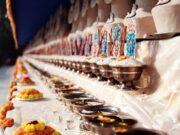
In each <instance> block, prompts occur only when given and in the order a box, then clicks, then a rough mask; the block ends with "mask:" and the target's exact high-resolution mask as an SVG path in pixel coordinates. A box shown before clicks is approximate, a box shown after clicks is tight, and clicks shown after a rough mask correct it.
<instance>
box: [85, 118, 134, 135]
mask: <svg viewBox="0 0 180 135" xmlns="http://www.w3.org/2000/svg"><path fill="white" fill-rule="evenodd" d="M100 117H104V116H97V117H95V118H93V119H92V120H89V122H88V123H89V129H90V131H92V132H94V133H97V134H98V135H112V133H113V129H114V128H117V127H123V128H127V129H128V128H130V127H133V126H135V124H137V120H134V119H121V118H120V117H118V116H115V115H112V116H105V117H104V118H106V120H100ZM107 118H108V119H111V120H113V121H111V120H108V121H107Z"/></svg>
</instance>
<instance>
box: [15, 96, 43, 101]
mask: <svg viewBox="0 0 180 135" xmlns="http://www.w3.org/2000/svg"><path fill="white" fill-rule="evenodd" d="M43 98H44V97H39V98H33V99H23V98H18V97H16V99H18V100H20V101H36V100H41V99H43Z"/></svg>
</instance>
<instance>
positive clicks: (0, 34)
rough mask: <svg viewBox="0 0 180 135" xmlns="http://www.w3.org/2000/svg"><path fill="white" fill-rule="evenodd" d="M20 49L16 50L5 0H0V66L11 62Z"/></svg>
mask: <svg viewBox="0 0 180 135" xmlns="http://www.w3.org/2000/svg"><path fill="white" fill-rule="evenodd" d="M20 54H21V49H19V50H16V49H15V45H14V39H13V36H12V31H11V27H10V23H9V20H8V17H7V14H6V3H5V0H0V66H1V65H3V64H13V63H14V61H15V59H16V57H17V56H18V55H20Z"/></svg>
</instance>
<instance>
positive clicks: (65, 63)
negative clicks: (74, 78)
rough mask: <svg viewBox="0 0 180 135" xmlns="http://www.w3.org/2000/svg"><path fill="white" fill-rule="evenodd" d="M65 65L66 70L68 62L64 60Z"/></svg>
mask: <svg viewBox="0 0 180 135" xmlns="http://www.w3.org/2000/svg"><path fill="white" fill-rule="evenodd" d="M63 65H64V67H65V68H68V61H67V60H64V62H63Z"/></svg>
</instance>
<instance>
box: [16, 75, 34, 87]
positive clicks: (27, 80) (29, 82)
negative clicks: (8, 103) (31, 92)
mask: <svg viewBox="0 0 180 135" xmlns="http://www.w3.org/2000/svg"><path fill="white" fill-rule="evenodd" d="M18 83H19V84H21V85H32V84H34V82H33V81H32V80H31V78H29V77H24V78H21V79H20V80H19V82H18Z"/></svg>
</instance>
